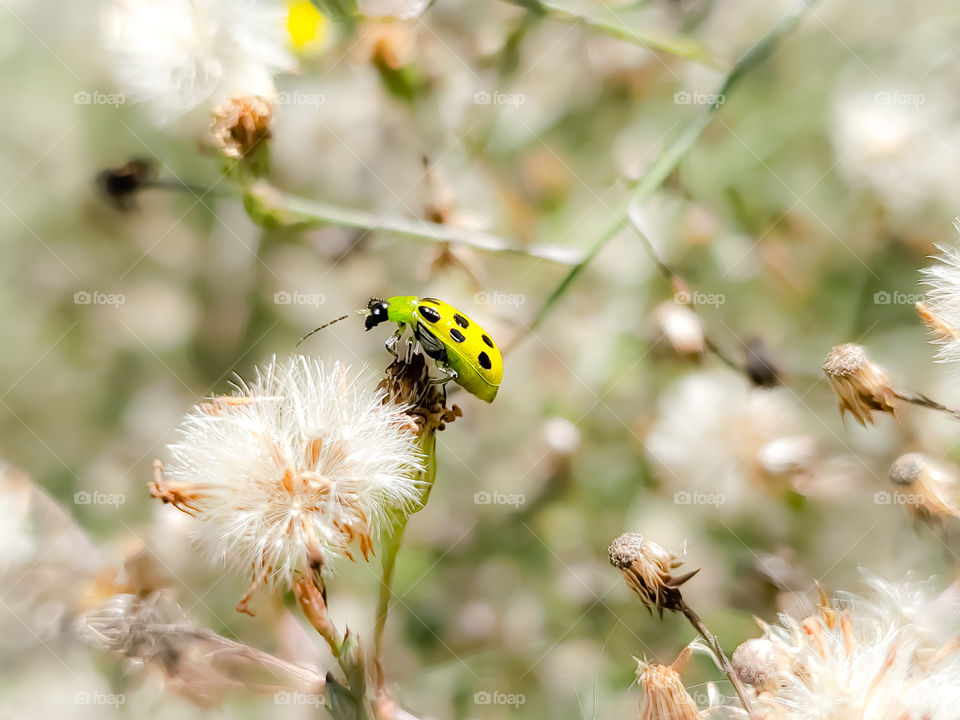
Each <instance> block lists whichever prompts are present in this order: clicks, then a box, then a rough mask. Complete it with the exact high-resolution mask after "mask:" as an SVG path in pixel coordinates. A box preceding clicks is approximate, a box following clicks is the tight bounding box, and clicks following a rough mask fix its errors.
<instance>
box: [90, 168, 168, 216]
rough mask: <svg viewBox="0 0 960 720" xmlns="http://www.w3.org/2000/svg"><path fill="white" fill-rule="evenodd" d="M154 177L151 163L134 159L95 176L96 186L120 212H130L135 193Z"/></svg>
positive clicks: (154, 171)
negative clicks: (98, 186)
mask: <svg viewBox="0 0 960 720" xmlns="http://www.w3.org/2000/svg"><path fill="white" fill-rule="evenodd" d="M155 176H156V168H155V167H154V164H153V161H151V160H144V159H134V160H131V161H130V162H127V163H125V164H123V165H121V166H120V167H116V168H107V169H106V170H103V171H101V172H100V173H99V174H98V175H97V184H98V185H100V189H101V190H103V192H104V193H105V194H106V195H107V197H108V198H109V199H110V200H111V201H112V202H113V204H114V205H116V206H117V208H119V209H120V210H131V209H133V207H134V198H135V197H136V195H137V193H138V192H140V190H142V189H143V188H144V186H145V185H148V184H149V183H150V182H151V181H152V180H153V179H154V178H155Z"/></svg>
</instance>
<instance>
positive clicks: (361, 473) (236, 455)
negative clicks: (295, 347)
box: [163, 356, 423, 585]
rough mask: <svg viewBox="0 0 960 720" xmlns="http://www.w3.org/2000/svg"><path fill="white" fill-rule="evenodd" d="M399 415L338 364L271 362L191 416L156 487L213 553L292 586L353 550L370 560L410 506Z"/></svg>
mask: <svg viewBox="0 0 960 720" xmlns="http://www.w3.org/2000/svg"><path fill="white" fill-rule="evenodd" d="M405 410H406V408H405V407H404V406H400V405H396V404H394V403H391V402H385V396H384V393H383V392H382V391H378V390H375V389H373V387H372V385H371V386H368V385H366V384H364V383H363V382H362V381H361V378H360V377H359V376H358V374H356V373H353V372H351V371H350V369H349V368H347V367H344V366H343V365H341V364H339V363H335V364H333V365H324V364H323V363H320V362H319V361H316V360H312V359H308V358H306V357H304V356H294V357H292V358H290V359H289V360H286V361H283V362H281V361H277V360H276V359H274V360H273V361H272V362H271V363H269V364H267V365H266V366H265V367H262V368H260V369H259V370H258V371H257V374H256V377H255V379H254V380H253V382H251V383H249V384H246V383H242V382H241V383H240V384H239V385H238V388H237V392H236V393H235V394H234V395H233V396H228V397H223V398H215V399H213V400H212V401H211V402H209V403H204V404H202V405H200V406H198V407H197V408H195V409H194V410H192V411H191V412H190V413H188V414H187V416H186V417H185V418H184V420H183V421H182V423H181V426H180V436H181V437H180V440H179V441H178V442H176V443H174V444H173V445H171V446H170V454H171V460H170V462H169V463H168V464H167V466H166V467H165V468H164V472H163V475H164V483H165V484H166V485H167V486H168V487H170V488H175V489H176V490H177V491H178V492H179V493H180V497H181V499H182V500H183V505H185V506H186V508H187V509H189V510H190V511H191V513H192V514H194V515H195V516H196V518H197V522H195V523H193V525H194V532H195V536H196V538H197V539H198V540H199V542H200V544H201V545H202V547H204V548H205V549H206V551H207V552H208V553H209V554H210V555H211V556H213V557H214V558H215V559H218V560H220V561H222V562H224V563H227V564H229V565H231V566H233V567H235V568H236V569H237V570H239V571H240V572H242V573H247V574H248V575H249V576H250V577H252V578H253V579H254V581H255V582H257V581H261V580H262V581H263V582H267V583H269V584H274V585H276V584H290V583H291V582H292V581H293V579H294V577H295V576H296V575H297V574H298V573H302V572H303V571H304V570H305V569H307V568H308V567H311V566H316V565H317V564H319V565H320V566H321V567H322V569H323V570H329V568H330V563H331V561H334V560H335V559H336V558H339V557H343V556H347V557H349V558H351V559H352V558H353V554H352V552H351V549H354V551H355V549H356V548H355V546H359V550H360V552H361V553H362V554H363V555H364V557H366V555H367V553H368V552H369V551H370V550H371V549H372V542H373V539H374V538H376V536H377V535H378V534H382V533H383V532H385V531H387V530H388V529H389V525H390V523H391V522H392V518H393V516H394V514H395V513H405V512H409V511H410V510H412V509H413V507H414V506H415V504H416V503H417V502H418V500H419V493H420V486H419V480H418V479H417V474H418V473H419V472H420V471H421V470H422V469H423V457H422V454H421V453H420V452H419V450H418V449H417V445H416V443H415V440H416V434H415V430H414V426H413V423H411V421H410V419H409V417H408V416H407V414H406V412H405Z"/></svg>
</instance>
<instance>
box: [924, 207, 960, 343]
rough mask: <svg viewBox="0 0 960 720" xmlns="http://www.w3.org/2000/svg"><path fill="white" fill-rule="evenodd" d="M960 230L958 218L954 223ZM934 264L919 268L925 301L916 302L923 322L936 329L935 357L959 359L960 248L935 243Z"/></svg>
mask: <svg viewBox="0 0 960 720" xmlns="http://www.w3.org/2000/svg"><path fill="white" fill-rule="evenodd" d="M954 227H955V228H957V230H958V231H960V219H958V220H957V221H955V222H954ZM937 248H938V249H939V250H940V254H939V255H937V256H936V257H935V258H934V259H935V260H936V263H935V264H934V265H932V266H930V267H928V268H924V269H923V270H921V271H920V272H921V274H922V275H923V280H922V281H921V282H922V284H924V285H926V287H927V292H926V303H924V304H921V305H918V309H919V310H920V315H921V317H922V318H923V320H924V322H926V323H927V325H929V326H930V328H931V329H932V330H933V331H934V332H935V338H934V342H935V343H936V344H937V346H938V350H937V360H939V361H941V362H957V361H960V330H958V329H960V249H958V248H956V247H950V246H943V245H938V246H937Z"/></svg>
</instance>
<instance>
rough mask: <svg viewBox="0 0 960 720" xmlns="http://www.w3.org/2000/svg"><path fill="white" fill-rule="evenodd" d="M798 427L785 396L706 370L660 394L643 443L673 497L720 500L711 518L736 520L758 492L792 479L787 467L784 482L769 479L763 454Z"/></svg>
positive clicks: (760, 497)
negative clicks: (703, 496)
mask: <svg viewBox="0 0 960 720" xmlns="http://www.w3.org/2000/svg"><path fill="white" fill-rule="evenodd" d="M801 428H802V426H801V423H800V420H799V418H798V415H797V412H796V407H795V403H794V402H793V400H792V399H791V398H790V397H789V395H787V394H786V393H784V392H782V391H780V390H777V389H773V390H760V389H757V388H753V387H751V384H750V382H749V380H747V379H746V378H745V377H744V376H743V375H742V374H741V373H735V372H732V371H728V370H710V371H706V372H697V373H692V374H690V375H688V376H686V377H685V378H683V379H682V380H680V381H679V382H677V383H676V384H675V385H673V386H672V387H671V388H670V389H669V390H668V391H667V392H666V393H664V394H663V397H662V398H661V401H660V404H659V408H658V418H657V421H656V423H655V424H654V425H653V426H652V427H651V428H650V432H649V433H648V434H647V437H646V443H645V445H646V449H647V452H648V453H649V455H650V458H651V461H652V463H653V465H654V467H655V469H656V471H657V474H658V477H659V478H660V479H661V480H662V482H663V484H664V486H665V487H666V488H667V489H669V490H670V491H671V492H672V493H677V492H688V493H705V494H708V495H713V496H714V497H721V496H722V500H723V501H722V503H720V504H719V505H718V506H716V507H712V508H711V512H720V513H724V514H736V513H738V512H743V511H745V510H748V509H751V508H755V507H756V506H757V504H758V503H760V502H762V501H763V500H764V499H765V498H766V497H767V495H766V494H764V493H760V492H758V489H772V488H775V487H778V486H779V485H781V484H783V481H784V480H788V479H792V476H793V474H794V471H791V470H789V469H788V470H787V472H786V473H785V474H784V476H783V477H781V476H777V477H773V476H772V475H771V472H770V471H769V469H768V467H767V461H768V458H767V457H765V456H764V452H763V448H765V447H766V446H767V445H768V443H771V442H773V441H775V440H777V439H778V438H783V437H790V436H796V435H797V433H798V431H799V430H801ZM811 460H812V458H811ZM808 462H809V460H808ZM806 469H807V468H806V467H803V468H799V467H798V468H796V472H802V471H805V470H806ZM787 476H789V477H787Z"/></svg>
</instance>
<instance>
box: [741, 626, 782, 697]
mask: <svg viewBox="0 0 960 720" xmlns="http://www.w3.org/2000/svg"><path fill="white" fill-rule="evenodd" d="M731 660H732V662H733V669H734V670H735V671H736V673H737V677H739V678H740V680H742V681H743V683H744V684H745V685H749V686H751V687H752V688H753V689H754V690H755V691H756V692H758V693H760V692H773V691H774V690H776V688H777V676H778V673H779V672H780V670H781V657H780V652H779V651H778V650H777V648H776V647H775V646H774V644H773V643H772V642H771V641H770V640H767V639H766V638H752V639H750V640H747V641H745V642H742V643H740V645H739V646H737V649H736V650H734V652H733V657H732V658H731Z"/></svg>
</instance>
